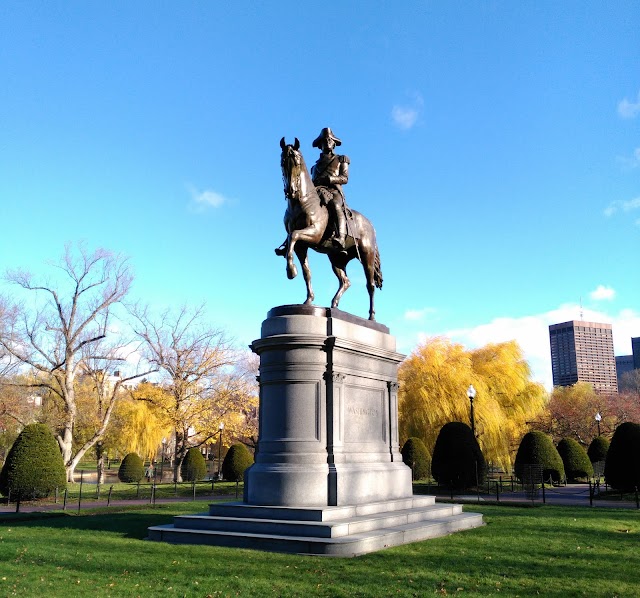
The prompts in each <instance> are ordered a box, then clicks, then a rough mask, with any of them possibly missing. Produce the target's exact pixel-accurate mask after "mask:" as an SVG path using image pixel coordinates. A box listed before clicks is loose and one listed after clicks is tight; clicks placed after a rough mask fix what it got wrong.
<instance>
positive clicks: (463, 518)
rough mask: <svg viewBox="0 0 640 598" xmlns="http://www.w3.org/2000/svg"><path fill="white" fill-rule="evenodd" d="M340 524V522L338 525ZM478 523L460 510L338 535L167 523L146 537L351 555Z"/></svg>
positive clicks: (479, 522)
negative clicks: (328, 535) (324, 535)
mask: <svg viewBox="0 0 640 598" xmlns="http://www.w3.org/2000/svg"><path fill="white" fill-rule="evenodd" d="M448 506H451V505H448ZM182 519H183V518H182V517H177V518H176V520H177V521H180V520H182ZM280 523H281V522H280ZM307 523H308V522H307ZM343 524H344V522H342V523H340V524H339V525H343ZM481 525H483V520H482V515H481V514H478V513H462V512H457V513H455V514H451V515H448V516H444V517H438V518H432V519H427V520H421V521H414V522H406V523H403V524H400V525H393V526H388V527H383V528H379V529H372V530H367V531H362V532H357V533H350V534H348V535H342V536H338V537H321V536H318V535H308V536H304V535H290V534H282V533H255V532H247V531H241V530H238V529H233V525H231V529H225V530H221V529H193V528H182V527H176V526H175V525H173V524H169V525H160V526H154V527H150V528H149V539H150V540H156V541H162V542H170V543H174V544H206V545H212V546H225V547H235V548H251V549H256V550H266V551H273V552H287V553H297V554H310V555H324V556H343V557H351V556H358V555H361V554H366V553H368V552H373V551H376V550H380V549H382V548H388V547H391V546H398V545H401V544H407V543H410V542H417V541H420V540H426V539H429V538H436V537H440V536H445V535H448V534H451V533H454V532H457V531H461V530H465V529H471V528H475V527H479V526H481Z"/></svg>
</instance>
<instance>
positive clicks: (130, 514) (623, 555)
mask: <svg viewBox="0 0 640 598" xmlns="http://www.w3.org/2000/svg"><path fill="white" fill-rule="evenodd" d="M202 508H203V505H202V503H200V504H194V503H188V502H187V503H174V504H163V505H158V506H156V507H155V508H151V507H147V506H144V507H138V508H135V509H132V508H129V509H127V510H126V511H122V510H116V509H113V508H112V510H110V511H109V512H108V514H105V512H104V510H102V511H101V512H99V513H87V514H85V513H83V514H82V515H76V514H61V513H58V514H53V513H50V514H42V513H40V514H17V515H14V514H8V515H2V516H0V517H1V518H0V596H12V595H18V596H45V595H46V596H150V595H151V596H153V595H163V596H194V597H206V596H312V595H317V596H432V595H453V594H456V595H459V596H488V595H500V596H534V595H542V596H558V597H560V596H562V597H567V596H609V597H612V596H638V595H639V594H640V513H638V512H637V511H635V510H623V509H609V510H606V509H589V508H567V507H536V508H526V507H508V506H487V505H484V506H480V505H473V506H470V507H467V509H468V510H472V511H481V512H482V513H484V515H485V521H486V523H487V525H486V526H484V527H482V528H479V529H475V530H470V531H465V532H461V533H458V534H454V535H453V536H448V537H446V538H439V539H436V540H429V541H426V542H420V543H417V544H410V545H407V546H402V547H397V548H392V549H388V550H384V551H381V552H378V553H374V554H369V555H365V556H362V557H359V558H355V559H332V558H321V557H303V556H295V555H283V554H272V553H264V552H257V551H249V550H239V549H226V548H214V547H203V546H171V545H168V544H163V543H155V542H147V541H143V539H144V537H145V536H146V529H147V527H148V526H150V525H154V524H158V523H166V522H168V521H170V519H171V516H172V515H173V514H176V513H189V512H197V510H202Z"/></svg>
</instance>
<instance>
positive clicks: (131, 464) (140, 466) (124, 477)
mask: <svg viewBox="0 0 640 598" xmlns="http://www.w3.org/2000/svg"><path fill="white" fill-rule="evenodd" d="M143 477H144V463H143V462H142V459H141V458H140V457H138V455H136V453H129V454H128V455H125V457H124V459H123V460H122V463H120V468H119V469H118V479H119V480H120V481H121V482H128V483H136V482H139V481H140V480H141V479H142V478H143Z"/></svg>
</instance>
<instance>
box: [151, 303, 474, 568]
mask: <svg viewBox="0 0 640 598" xmlns="http://www.w3.org/2000/svg"><path fill="white" fill-rule="evenodd" d="M251 348H252V350H253V351H254V352H255V353H257V354H258V355H259V356H260V376H259V382H260V418H259V422H260V424H259V425H260V429H259V440H258V452H257V455H256V461H255V463H254V465H252V466H251V467H250V468H249V469H248V470H247V471H246V472H245V490H244V498H243V502H242V503H235V504H234V503H230V504H226V505H220V504H217V505H216V504H212V505H210V509H209V513H208V514H204V515H199V516H194V517H179V518H178V517H177V518H176V519H175V521H174V524H173V525H169V526H156V527H153V528H149V537H150V539H156V540H164V541H170V542H176V543H180V542H188V543H205V544H216V545H224V546H243V547H255V548H261V549H264V550H278V551H285V552H303V553H310V554H325V555H334V556H354V555H357V554H362V553H365V552H370V551H372V550H378V549H380V548H384V547H387V546H393V545H396V544H403V543H406V542H414V541H416V540H421V539H425V538H429V537H434V536H439V535H443V534H447V533H451V532H454V531H458V530H460V529H466V528H470V527H477V526H478V525H482V516H481V515H476V514H473V513H470V514H469V513H462V509H461V507H459V506H458V505H446V506H443V505H436V504H435V500H434V498H433V497H413V491H412V484H411V470H410V469H409V468H408V467H407V466H406V465H404V463H403V462H402V456H401V454H400V450H399V444H398V382H397V370H398V364H399V363H400V362H401V361H402V359H403V358H404V356H403V355H401V354H399V353H397V352H396V343H395V338H394V337H393V336H391V335H390V334H389V330H388V328H387V327H386V326H383V325H381V324H378V323H376V322H370V321H368V320H363V319H361V318H358V317H356V316H353V315H351V314H348V313H345V312H342V311H340V310H337V309H330V308H321V307H314V306H304V305H286V306H280V307H276V308H273V309H272V310H271V311H270V312H269V314H268V317H267V319H266V320H265V321H264V322H263V324H262V334H261V337H260V339H258V340H256V341H254V342H253V343H252V345H251Z"/></svg>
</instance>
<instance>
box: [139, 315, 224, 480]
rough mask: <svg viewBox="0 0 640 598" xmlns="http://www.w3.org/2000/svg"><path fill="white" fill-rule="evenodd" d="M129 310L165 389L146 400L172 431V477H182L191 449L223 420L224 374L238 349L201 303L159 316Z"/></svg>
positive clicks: (216, 430)
mask: <svg viewBox="0 0 640 598" xmlns="http://www.w3.org/2000/svg"><path fill="white" fill-rule="evenodd" d="M131 311H132V314H133V315H134V318H135V320H136V323H135V324H134V327H135V331H136V334H137V335H138V337H139V338H140V339H141V340H142V341H143V349H142V351H143V353H144V356H145V358H146V360H147V361H148V362H149V364H150V365H151V367H154V368H157V369H158V370H159V372H160V376H161V382H160V384H161V385H162V387H163V388H164V390H165V391H166V393H164V395H163V394H158V395H156V396H155V397H151V396H150V397H149V398H148V399H147V400H149V401H151V402H154V404H155V405H156V407H158V408H159V410H161V411H162V412H163V414H164V417H165V418H166V419H167V420H168V421H169V422H171V425H172V427H173V429H174V433H175V442H174V451H175V453H174V457H175V460H174V480H175V481H180V479H181V477H180V466H181V464H182V461H183V459H184V457H185V455H186V454H187V451H188V450H189V448H190V447H191V446H195V445H202V444H205V443H207V442H208V441H210V440H211V439H212V438H213V437H214V436H215V435H216V434H217V433H218V421H216V419H218V420H219V421H221V420H220V418H221V417H222V415H223V413H221V412H220V410H219V409H217V407H218V398H219V396H220V395H221V394H223V393H225V392H226V391H227V389H228V387H227V383H228V381H229V379H228V376H226V375H225V373H226V369H227V368H229V367H231V366H232V365H233V363H234V352H233V351H232V349H231V344H230V341H229V340H228V339H227V338H226V336H225V334H224V332H223V331H222V330H220V329H218V328H215V327H212V326H210V325H209V324H208V323H207V322H206V320H205V314H204V308H203V307H202V306H201V307H199V308H196V309H190V308H188V307H182V308H181V309H180V310H179V311H177V312H175V313H174V312H171V311H165V312H164V313H162V314H160V315H158V316H155V315H153V314H151V313H150V311H149V308H145V307H140V306H136V307H134V308H132V310H131ZM162 396H165V397H167V399H166V400H164V399H162Z"/></svg>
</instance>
